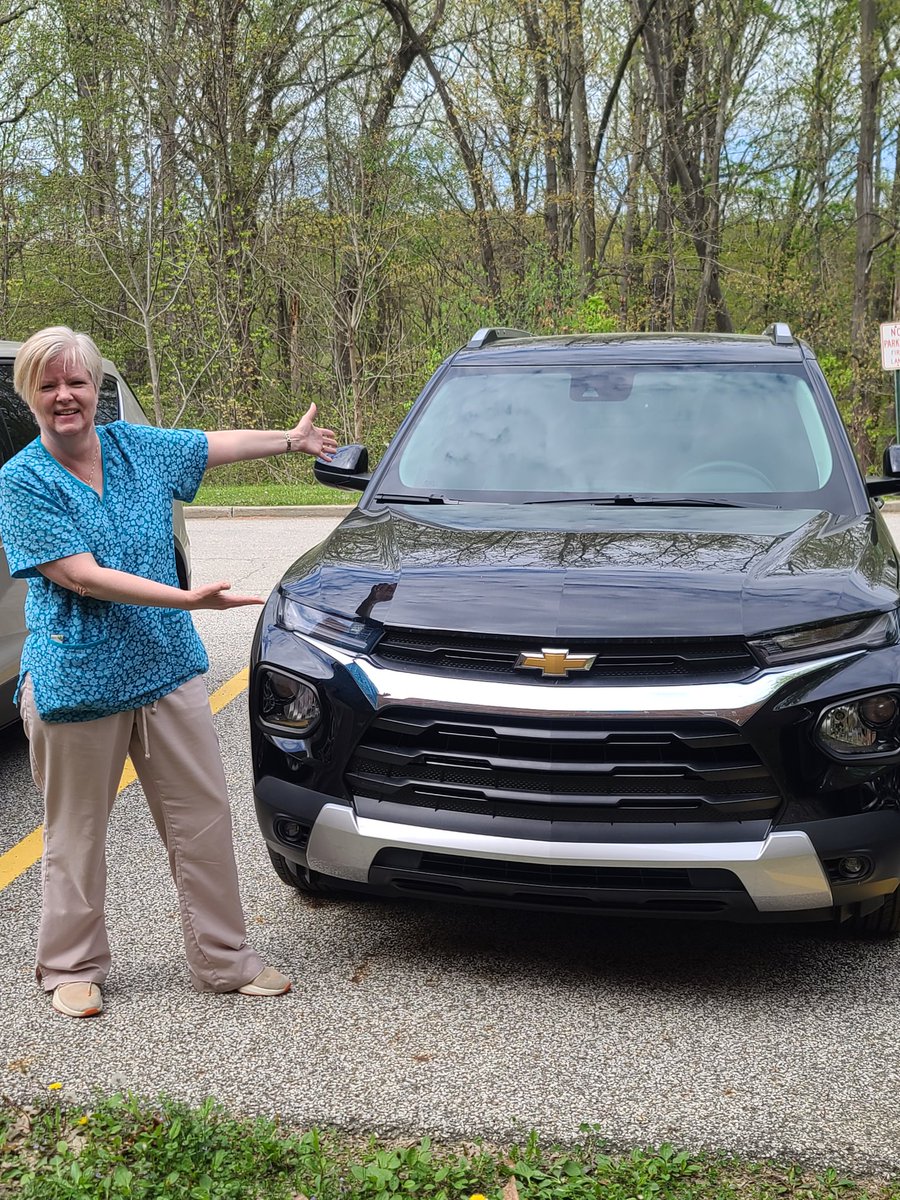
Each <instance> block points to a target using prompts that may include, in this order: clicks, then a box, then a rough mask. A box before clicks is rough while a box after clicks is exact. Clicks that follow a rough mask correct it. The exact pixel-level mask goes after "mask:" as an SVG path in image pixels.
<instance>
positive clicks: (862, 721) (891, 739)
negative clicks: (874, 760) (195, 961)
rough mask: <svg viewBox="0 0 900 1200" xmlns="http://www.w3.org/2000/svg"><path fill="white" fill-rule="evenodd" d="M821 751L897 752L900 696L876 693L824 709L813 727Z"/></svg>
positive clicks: (870, 753)
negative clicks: (814, 727)
mask: <svg viewBox="0 0 900 1200" xmlns="http://www.w3.org/2000/svg"><path fill="white" fill-rule="evenodd" d="M815 736H816V740H817V741H818V742H819V745H820V746H822V748H823V749H825V750H827V751H829V752H830V753H832V754H839V755H842V756H850V755H853V756H855V755H863V754H865V755H875V754H879V755H880V754H895V753H897V752H898V751H900V697H898V695H897V693H896V692H876V693H875V694H873V695H871V696H861V697H859V698H858V699H856V700H845V701H844V702H843V704H835V705H832V707H831V708H826V709H825V711H824V712H823V713H822V715H821V717H820V718H819V723H818V725H817V726H816V735H815Z"/></svg>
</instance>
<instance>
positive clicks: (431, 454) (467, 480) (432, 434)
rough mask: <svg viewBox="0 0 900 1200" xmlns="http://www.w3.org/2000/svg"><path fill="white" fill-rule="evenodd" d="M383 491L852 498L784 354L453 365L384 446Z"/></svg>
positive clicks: (837, 503)
mask: <svg viewBox="0 0 900 1200" xmlns="http://www.w3.org/2000/svg"><path fill="white" fill-rule="evenodd" d="M380 493H382V494H384V493H392V494H396V498H397V499H400V498H402V497H403V496H404V495H405V494H409V495H410V496H412V495H414V494H419V495H423V494H424V495H429V496H443V497H445V498H454V499H471V500H497V501H506V502H523V501H526V500H529V499H548V500H550V499H559V500H565V499H566V498H567V497H573V498H574V497H585V498H590V497H593V496H596V497H609V496H643V497H651V496H652V497H662V498H665V496H667V495H668V496H672V497H676V496H680V497H690V496H693V497H697V498H698V499H702V498H703V497H722V498H723V499H724V500H733V501H735V502H741V501H744V502H747V503H752V502H754V501H755V502H757V503H759V504H760V505H763V504H765V505H774V506H782V507H792V508H801V507H803V508H806V507H816V508H824V509H829V510H831V511H835V512H841V511H844V512H847V511H852V500H851V497H850V493H849V489H848V485H847V481H846V479H845V477H844V473H843V471H842V469H841V465H840V460H839V457H838V452H836V450H835V447H834V444H833V440H832V436H831V433H830V431H829V429H828V427H827V425H826V423H825V421H824V419H823V416H822V413H821V412H820V409H819V406H818V403H817V401H816V397H815V395H814V394H813V392H812V390H811V388H810V387H809V384H808V383H807V382H806V379H805V377H804V375H803V371H802V367H800V366H798V367H797V369H796V371H795V370H793V369H792V368H791V367H790V366H785V365H783V364H753V365H749V364H736V365H733V366H725V365H712V366H710V365H697V366H685V365H672V364H668V363H667V364H646V365H641V366H612V365H609V366H584V367H559V366H554V367H548V368H540V367H527V366H526V367H523V366H516V367H513V368H505V367H480V368H477V367H457V368H453V369H451V370H450V371H448V373H447V374H446V375H445V376H444V378H443V379H442V380H441V382H440V384H439V385H438V387H437V389H436V390H435V392H434V393H433V394H432V395H431V396H430V397H429V399H428V400H427V401H426V403H425V404H424V405H423V406H422V408H421V409H420V411H419V414H418V416H417V419H416V420H415V421H414V423H413V424H412V425H411V427H410V428H409V429H408V430H407V431H406V433H405V434H404V436H403V439H402V441H400V442H399V443H397V444H396V445H395V446H394V447H392V454H391V457H390V460H389V463H388V465H387V472H386V475H385V476H384V477H383V479H382V480H381V487H380Z"/></svg>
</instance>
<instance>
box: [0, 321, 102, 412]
mask: <svg viewBox="0 0 900 1200" xmlns="http://www.w3.org/2000/svg"><path fill="white" fill-rule="evenodd" d="M57 359H62V361H63V363H64V365H66V366H71V365H73V364H77V365H79V366H81V367H83V368H84V370H85V371H87V373H88V375H90V377H91V380H92V382H93V384H94V387H95V388H97V389H98V390H99V388H100V384H101V383H102V382H103V356H102V355H101V353H100V351H99V350H98V349H97V346H96V344H95V342H94V339H93V338H92V337H90V336H89V335H88V334H86V333H76V332H75V331H74V329H70V328H69V327H68V325H51V326H50V327H49V329H41V330H38V332H37V333H33V334H32V335H31V337H30V338H29V339H28V341H27V342H23V343H22V345H21V346H20V347H19V349H18V352H17V353H16V362H15V366H14V367H13V387H14V388H15V389H16V391H17V392H18V393H19V395H20V396H21V397H22V399H23V400H24V401H25V403H26V404H27V405H28V407H29V408H34V403H33V401H34V399H35V397H36V396H37V392H38V388H39V387H40V384H41V379H42V378H43V375H44V371H45V370H46V368H47V367H48V366H49V364H50V363H52V362H55V361H56V360H57Z"/></svg>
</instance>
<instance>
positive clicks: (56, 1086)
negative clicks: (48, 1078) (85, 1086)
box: [47, 1083, 62, 1092]
mask: <svg viewBox="0 0 900 1200" xmlns="http://www.w3.org/2000/svg"><path fill="white" fill-rule="evenodd" d="M61 1087H62V1084H61V1083H48V1084H47V1091H48V1092H58V1091H59V1089H60V1088H61Z"/></svg>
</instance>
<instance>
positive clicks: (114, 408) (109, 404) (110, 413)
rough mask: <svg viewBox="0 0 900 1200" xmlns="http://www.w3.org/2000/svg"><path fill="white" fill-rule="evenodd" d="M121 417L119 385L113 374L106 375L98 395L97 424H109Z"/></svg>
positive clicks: (95, 420)
mask: <svg viewBox="0 0 900 1200" xmlns="http://www.w3.org/2000/svg"><path fill="white" fill-rule="evenodd" d="M118 419H119V385H118V384H117V383H116V381H115V379H113V377H112V375H104V376H103V382H102V383H101V384H100V393H99V395H98V396H97V416H96V417H95V418H94V424H95V425H108V424H109V423H110V421H118Z"/></svg>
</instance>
